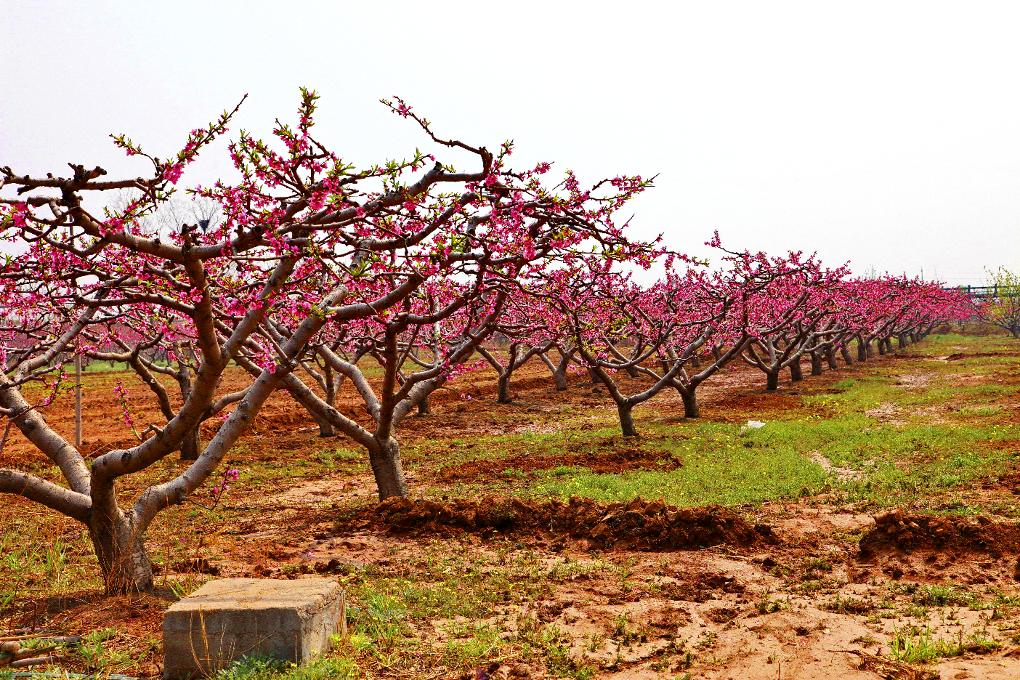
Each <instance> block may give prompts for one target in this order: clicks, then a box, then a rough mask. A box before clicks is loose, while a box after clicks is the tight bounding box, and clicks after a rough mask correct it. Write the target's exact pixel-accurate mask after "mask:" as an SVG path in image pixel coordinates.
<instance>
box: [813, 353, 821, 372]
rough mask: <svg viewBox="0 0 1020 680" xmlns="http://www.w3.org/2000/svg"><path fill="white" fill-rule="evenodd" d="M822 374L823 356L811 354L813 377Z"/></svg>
mask: <svg viewBox="0 0 1020 680" xmlns="http://www.w3.org/2000/svg"><path fill="white" fill-rule="evenodd" d="M821 374H822V355H820V354H819V353H818V352H811V375H821Z"/></svg>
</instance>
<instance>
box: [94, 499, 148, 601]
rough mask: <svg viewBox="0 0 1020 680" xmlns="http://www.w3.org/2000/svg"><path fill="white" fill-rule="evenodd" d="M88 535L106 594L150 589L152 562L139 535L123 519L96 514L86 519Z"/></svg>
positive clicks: (121, 593) (139, 591)
mask: <svg viewBox="0 0 1020 680" xmlns="http://www.w3.org/2000/svg"><path fill="white" fill-rule="evenodd" d="M89 536H90V537H91V538H92V546H93V548H94V549H95V551H96V558H97V559H98V560H99V568H100V569H101V570H102V573H103V583H104V586H105V589H106V593H107V594H108V595H123V594H127V593H141V592H148V591H151V590H152V582H153V579H152V562H151V561H150V560H149V556H148V555H147V554H146V552H145V545H144V543H143V542H142V540H141V536H139V535H137V533H136V532H135V531H134V528H133V526H132V525H131V523H130V522H129V521H128V520H127V519H125V518H123V517H120V518H115V519H113V520H109V519H106V518H101V517H98V514H97V516H96V517H93V518H92V519H91V520H90V522H89Z"/></svg>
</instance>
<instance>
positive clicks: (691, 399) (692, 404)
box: [678, 388, 701, 418]
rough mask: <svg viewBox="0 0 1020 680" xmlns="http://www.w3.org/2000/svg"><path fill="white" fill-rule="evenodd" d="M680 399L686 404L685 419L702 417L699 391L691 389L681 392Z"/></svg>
mask: <svg viewBox="0 0 1020 680" xmlns="http://www.w3.org/2000/svg"><path fill="white" fill-rule="evenodd" d="M678 391H679V390H678ZM680 398H681V399H682V400H683V402H684V418H700V417H701V411H700V410H699V409H698V393H697V390H695V389H694V388H691V389H689V390H685V391H680Z"/></svg>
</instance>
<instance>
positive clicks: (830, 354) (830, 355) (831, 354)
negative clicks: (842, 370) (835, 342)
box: [825, 346, 839, 371]
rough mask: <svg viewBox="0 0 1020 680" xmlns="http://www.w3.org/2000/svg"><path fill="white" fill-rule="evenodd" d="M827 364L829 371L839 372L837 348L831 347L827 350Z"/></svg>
mask: <svg viewBox="0 0 1020 680" xmlns="http://www.w3.org/2000/svg"><path fill="white" fill-rule="evenodd" d="M825 363H827V364H828V365H829V370H832V371H836V370H839V364H838V363H836V348H835V347H831V346H830V347H828V348H827V349H826V350H825Z"/></svg>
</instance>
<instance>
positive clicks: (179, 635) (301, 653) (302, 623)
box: [163, 578, 343, 678]
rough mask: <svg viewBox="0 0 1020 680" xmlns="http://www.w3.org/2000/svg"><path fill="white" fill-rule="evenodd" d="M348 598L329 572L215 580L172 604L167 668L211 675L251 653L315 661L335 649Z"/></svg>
mask: <svg viewBox="0 0 1020 680" xmlns="http://www.w3.org/2000/svg"><path fill="white" fill-rule="evenodd" d="M342 599H343V590H342V589H341V587H340V584H339V583H337V582H336V581H334V580H333V579H328V578H301V579H296V580H293V581H282V580H275V579H254V578H227V579H218V580H215V581H210V582H208V583H206V584H205V585H203V586H202V587H201V588H199V589H198V590H197V591H195V592H194V593H193V594H192V595H190V596H188V597H186V598H184V599H182V600H181V601H179V602H177V603H175V604H174V605H172V606H171V607H170V608H169V609H168V610H167V612H166V615H165V616H164V618H163V650H164V653H165V662H164V672H163V675H164V677H166V678H188V677H197V676H205V675H210V674H212V673H215V672H216V671H218V670H220V669H222V668H226V667H228V666H230V664H231V663H232V662H233V661H235V660H237V659H240V658H242V657H244V656H268V657H275V658H278V659H282V660H284V661H294V662H297V663H302V662H305V661H308V660H309V659H311V658H313V657H314V656H316V655H318V654H320V653H322V652H324V651H326V650H328V649H329V645H330V636H331V635H333V633H334V632H336V629H337V626H338V624H339V622H340V616H341V615H342V612H341V608H342V607H341V602H342Z"/></svg>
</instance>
